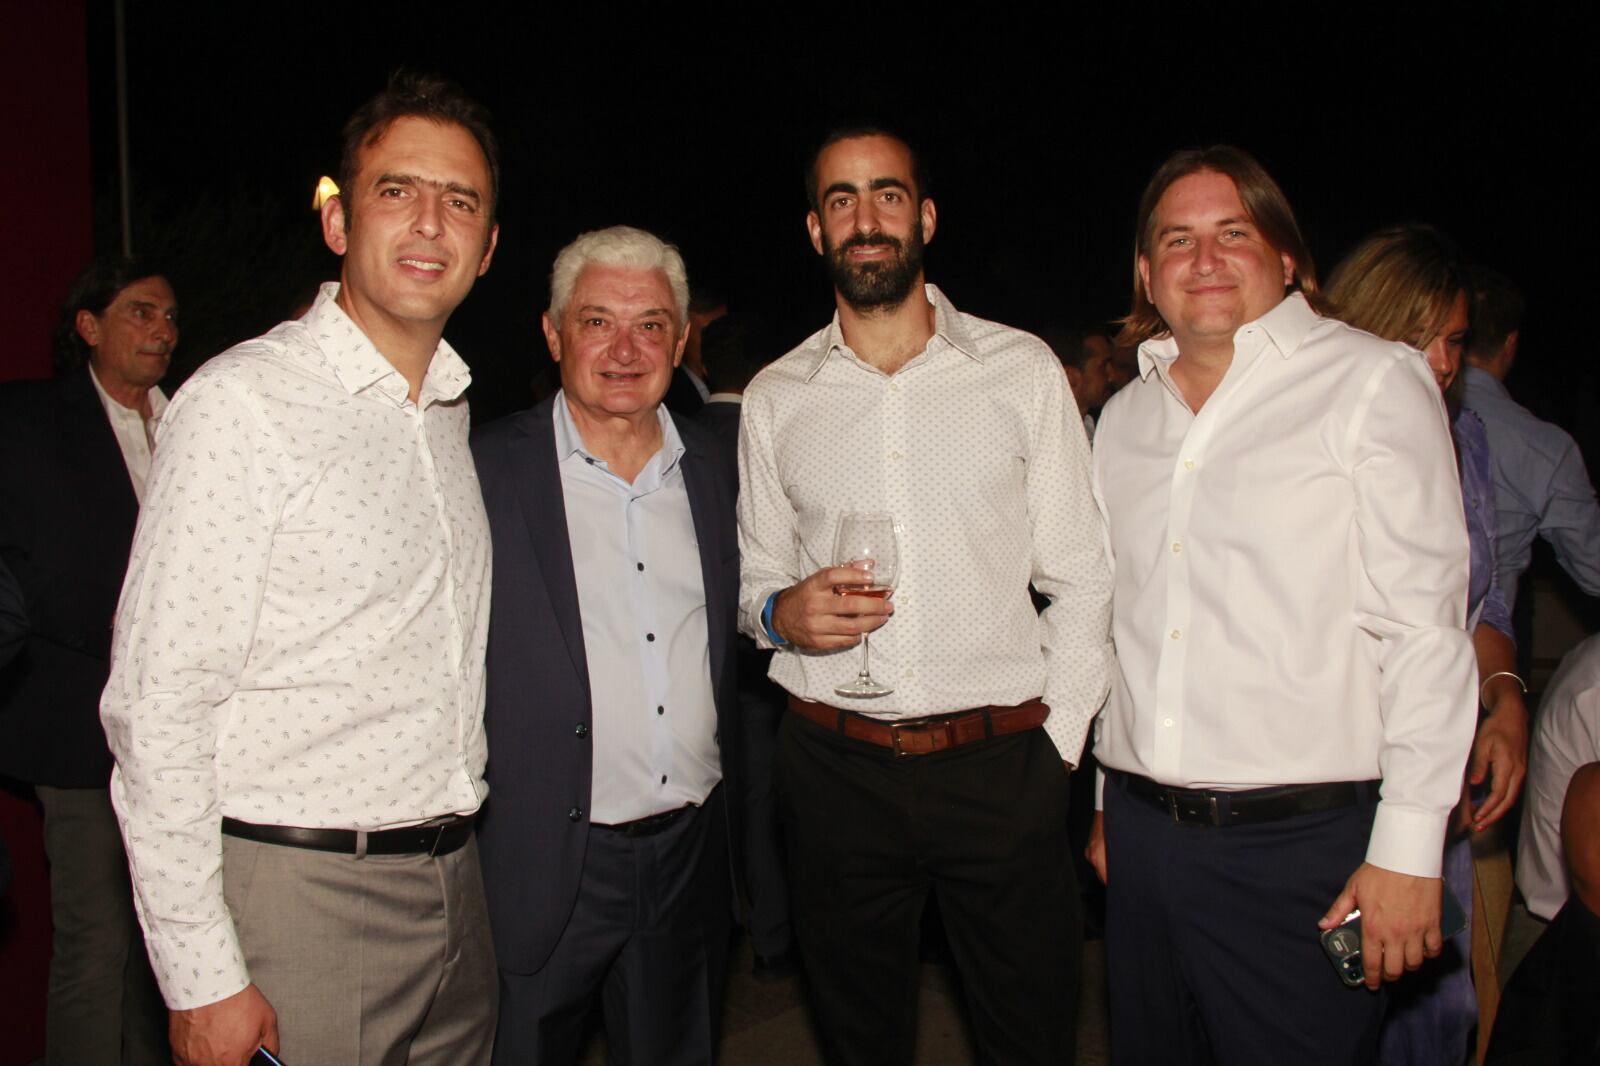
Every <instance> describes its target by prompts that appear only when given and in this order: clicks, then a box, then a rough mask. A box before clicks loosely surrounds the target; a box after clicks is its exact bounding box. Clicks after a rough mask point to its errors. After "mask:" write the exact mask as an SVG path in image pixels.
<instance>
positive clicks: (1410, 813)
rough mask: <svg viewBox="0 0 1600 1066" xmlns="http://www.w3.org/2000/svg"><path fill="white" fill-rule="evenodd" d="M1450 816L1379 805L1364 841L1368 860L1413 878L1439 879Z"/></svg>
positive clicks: (1446, 813) (1386, 804)
mask: <svg viewBox="0 0 1600 1066" xmlns="http://www.w3.org/2000/svg"><path fill="white" fill-rule="evenodd" d="M1449 823H1450V814H1449V812H1448V811H1447V812H1445V813H1444V814H1432V813H1429V812H1426V811H1417V810H1407V809H1405V808H1403V807H1393V806H1390V805H1389V804H1388V803H1385V802H1380V803H1379V804H1378V813H1377V815H1376V816H1375V817H1374V818H1373V820H1372V835H1371V836H1370V837H1369V838H1368V839H1367V861H1368V862H1369V863H1371V864H1372V865H1374V866H1381V867H1382V868H1383V869H1385V870H1393V871H1394V872H1395V873H1402V874H1410V875H1411V876H1413V877H1438V876H1440V873H1441V871H1442V869H1443V866H1444V837H1445V830H1446V829H1447V828H1448V827H1449Z"/></svg>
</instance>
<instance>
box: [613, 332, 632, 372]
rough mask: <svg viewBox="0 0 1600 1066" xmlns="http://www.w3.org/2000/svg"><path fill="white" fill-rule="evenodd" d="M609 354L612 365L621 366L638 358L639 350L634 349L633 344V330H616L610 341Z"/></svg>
mask: <svg viewBox="0 0 1600 1066" xmlns="http://www.w3.org/2000/svg"><path fill="white" fill-rule="evenodd" d="M609 354H610V356H611V361H612V362H613V363H620V364H622V365H623V366H626V365H628V364H629V363H632V362H633V361H634V360H635V359H637V358H639V349H638V348H636V347H634V343H633V330H631V329H619V330H617V332H616V336H615V337H613V338H612V339H611V350H610V352H609Z"/></svg>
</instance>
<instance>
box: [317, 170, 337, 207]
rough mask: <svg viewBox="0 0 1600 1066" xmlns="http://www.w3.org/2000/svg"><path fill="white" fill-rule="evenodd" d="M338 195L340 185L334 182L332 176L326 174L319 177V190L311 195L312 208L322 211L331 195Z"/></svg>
mask: <svg viewBox="0 0 1600 1066" xmlns="http://www.w3.org/2000/svg"><path fill="white" fill-rule="evenodd" d="M338 195H339V186H337V185H335V184H334V182H333V179H332V178H330V177H328V176H327V175H326V174H324V175H323V176H322V177H320V178H318V179H317V191H316V192H315V193H313V194H312V195H311V210H313V211H321V210H322V205H323V204H325V203H327V202H328V200H329V198H330V197H334V196H338Z"/></svg>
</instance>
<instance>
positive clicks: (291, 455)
mask: <svg viewBox="0 0 1600 1066" xmlns="http://www.w3.org/2000/svg"><path fill="white" fill-rule="evenodd" d="M486 118H487V116H486V114H485V113H484V111H483V109H482V108H481V107H479V106H478V105H477V104H476V103H474V102H473V101H471V100H470V99H468V98H467V97H466V96H465V95H464V94H463V93H462V92H461V90H460V89H459V88H457V87H455V86H453V85H451V84H450V83H448V82H444V81H442V80H439V79H436V78H429V77H420V76H417V75H411V74H407V73H404V72H402V73H401V74H397V75H396V76H395V77H394V78H393V79H391V82H390V84H389V87H388V89H387V90H386V91H385V92H383V93H380V94H379V95H378V96H376V97H374V98H373V99H372V100H371V101H369V102H368V103H367V104H366V105H365V106H364V107H363V108H361V109H360V110H358V111H357V112H356V114H355V115H354V116H353V117H352V118H351V120H350V122H349V123H348V124H347V125H346V127H345V148H344V158H343V160H342V162H341V168H340V175H339V185H340V189H341V193H340V195H339V196H338V197H337V198H335V199H332V200H330V201H328V203H327V204H326V205H325V206H324V208H323V212H322V224H323V235H324V238H325V240H326V241H327V244H328V246H329V247H330V248H331V249H332V250H333V251H334V252H335V253H337V254H339V255H341V256H343V260H344V261H343V267H342V270H341V276H340V282H339V283H338V284H337V285H333V284H330V285H326V286H324V287H323V290H322V293H321V295H320V296H319V297H318V299H317V301H316V303H315V305H314V306H313V307H312V308H311V310H310V311H309V312H308V313H307V314H306V315H305V317H304V318H303V319H301V320H299V321H294V322H286V323H284V324H283V325H281V326H279V327H278V328H277V329H275V330H273V331H272V332H270V333H268V334H266V335H265V336H263V337H260V338H258V339H256V340H254V341H249V342H247V343H245V344H242V345H240V346H239V347H237V348H235V349H233V350H232V351H231V352H226V353H224V354H223V355H221V356H218V357H217V358H216V359H214V360H212V361H211V362H210V363H209V364H207V365H206V366H205V367H203V368H202V369H201V370H200V371H199V372H198V373H197V374H196V375H195V376H194V377H193V378H192V379H191V380H190V381H189V382H188V384H187V385H185V386H184V388H183V389H182V390H181V391H180V392H179V394H178V395H177V397H175V398H174V400H173V401H172V404H171V406H170V407H169V409H168V412H167V416H166V418H165V420H164V422H163V426H162V432H161V436H160V446H159V448H158V449H157V451H156V461H155V467H154V470H153V472H152V475H151V484H150V488H149V492H148V494H147V497H146V500H145V508H144V510H143V512H142V515H141V520H140V524H139V529H138V533H137V534H136V537H135V540H134V547H133V557H132V561H131V563H130V566H129V570H128V578H127V583H126V585H125V586H124V590H123V596H122V602H121V604H120V606H119V608H118V614H117V624H116V632H115V636H114V641H113V649H112V673H111V681H110V684H109V685H108V686H107V687H106V692H105V696H104V699H103V701H102V715H103V719H104V722H105V725H106V731H107V736H108V739H109V741H110V743H111V748H112V751H113V754H114V755H115V756H116V759H117V767H116V770H115V772H114V774H113V777H112V800H113V802H114V804H115V806H116V809H117V813H118V816H119V818H120V820H121V822H122V829H123V836H124V838H125V840H126V842H127V847H128V853H129V856H130V862H131V867H132V871H133V880H134V886H135V891H136V895H137V901H138V906H139V912H140V918H141V920H142V922H143V924H144V927H145V934H146V939H147V942H148V944H149V948H150V955H151V960H152V963H153V965H154V967H155V970H156V974H157V978H158V980H159V981H160V983H161V987H162V991H163V993H164V995H165V997H166V1000H167V1005H168V1007H169V1008H170V1009H171V1012H172V1022H171V1036H172V1044H173V1050H174V1053H175V1055H176V1058H177V1060H178V1061H179V1062H180V1063H184V1064H194V1066H202V1064H204V1066H209V1064H213V1063H216V1064H229V1066H232V1064H240V1063H244V1062H245V1061H246V1060H247V1059H249V1057H250V1056H251V1055H252V1054H253V1053H254V1051H255V1049H256V1048H257V1047H258V1046H263V1047H266V1048H267V1049H268V1050H271V1051H279V1050H281V1052H282V1054H283V1056H284V1058H285V1059H286V1060H287V1061H289V1062H291V1063H294V1064H295V1066H305V1064H307V1063H328V1064H339V1066H345V1064H348V1063H354V1062H378V1061H383V1062H402V1061H405V1062H411V1063H438V1064H440V1066H445V1064H450V1066H454V1064H458V1063H472V1062H487V1061H488V1056H489V1050H490V1045H491V1043H492V1040H493V1034H494V1023H495V970H494V959H493V952H492V948H491V947H490V942H489V935H488V928H487V920H486V916H485V910H484V901H483V887H482V881H481V878H480V875H479V872H478V862H477V856H476V850H475V847H474V845H473V841H472V818H473V815H474V814H475V812H476V811H477V809H478V807H479V805H480V803H481V802H482V800H483V797H484V792H485V788H484V784H483V773H484V762H485V744H484V733H483V695H484V688H483V685H484V679H483V658H484V647H485V641H486V628H487V623H488V610H487V607H488V605H487V596H488V580H489V542H488V530H487V527H486V523H485V519H484V514H483V506H482V501H481V499H480V496H479V492H478V483H477V479H476V477H475V475H474V473H473V466H472V458H471V455H470V453H469V452H468V450H467V423H468V419H467V405H466V401H465V399H464V398H463V392H464V390H465V389H466V386H467V383H468V380H469V375H468V371H467V368H466V365H465V364H464V363H462V361H461V360H460V358H459V357H458V356H457V355H456V354H455V352H454V351H452V350H451V348H450V346H449V345H448V344H445V343H444V341H443V340H442V339H441V337H442V333H443V330H444V326H445V322H446V320H447V319H448V318H449V316H450V313H451V312H452V311H453V310H454V309H455V307H456V306H457V305H458V304H459V303H460V302H461V300H462V299H463V298H464V297H465V296H466V294H467V292H468V291H469V290H470V289H471V287H472V284H473V281H474V280H475V279H476V278H477V277H478V276H479V275H481V274H482V273H483V272H484V271H485V270H487V269H488V267H489V260H490V256H491V255H492V253H493V251H494V245H495V239H496V236H497V228H496V226H495V225H494V212H495V208H496V207H497V206H498V191H499V190H498V186H499V180H498V167H497V162H496V149H495V143H494V138H493V135H492V134H491V133H490V131H489V128H488V125H487V122H486ZM280 1036H281V1039H280Z"/></svg>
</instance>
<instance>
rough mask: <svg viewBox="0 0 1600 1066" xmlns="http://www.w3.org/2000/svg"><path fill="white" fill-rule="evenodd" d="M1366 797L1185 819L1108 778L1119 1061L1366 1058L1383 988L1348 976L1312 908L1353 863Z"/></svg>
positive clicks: (1364, 832)
mask: <svg viewBox="0 0 1600 1066" xmlns="http://www.w3.org/2000/svg"><path fill="white" fill-rule="evenodd" d="M1373 810H1374V805H1373V804H1362V805H1358V806H1354V807H1346V808H1343V809H1341V810H1335V811H1328V812H1324V813H1320V814H1308V815H1301V816H1300V817H1296V818H1287V819H1284V820H1283V821H1279V822H1269V823H1266V824H1263V825H1251V826H1233V827H1226V828H1216V827H1210V826H1194V825H1180V824H1178V823H1177V822H1174V821H1173V820H1172V818H1171V816H1170V815H1168V814H1167V813H1165V812H1163V811H1160V810H1157V809H1156V808H1155V807H1154V806H1152V805H1151V804H1149V803H1147V802H1146V801H1144V800H1141V799H1138V798H1136V797H1133V796H1130V795H1129V794H1128V793H1127V791H1126V790H1125V789H1124V788H1123V787H1122V785H1121V775H1119V774H1117V773H1115V772H1111V773H1110V774H1109V775H1108V777H1107V780H1106V787H1105V827H1106V877H1107V885H1106V960H1107V971H1108V977H1109V982H1110V995H1111V1058H1112V1061H1113V1062H1114V1063H1118V1064H1127V1066H1133V1064H1144V1063H1170V1064H1172V1066H1210V1064H1212V1063H1225V1064H1234V1063H1238V1064H1242V1066H1243V1064H1254V1063H1279V1062H1281V1063H1291V1062H1292V1063H1296V1064H1297V1066H1310V1064H1316V1063H1327V1064H1329V1066H1334V1064H1340V1066H1348V1064H1354V1063H1370V1062H1372V1061H1373V1060H1374V1058H1375V1057H1376V1055H1377V1051H1378V1024H1379V1021H1380V1018H1381V1013H1382V1002H1383V1001H1382V997H1381V995H1380V994H1375V993H1372V992H1369V991H1367V990H1366V989H1365V988H1348V987H1346V986H1345V985H1344V984H1343V982H1341V981H1340V980H1339V977H1338V975H1337V974H1336V973H1335V972H1334V968H1333V964H1332V963H1331V962H1329V961H1328V958H1327V956H1326V955H1325V954H1324V953H1323V950H1322V945H1321V940H1320V930H1319V929H1318V928H1317V920H1318V919H1319V918H1321V917H1322V915H1323V913H1324V912H1325V911H1326V910H1327V909H1328V905H1329V904H1330V903H1332V902H1333V901H1334V899H1335V897H1337V896H1338V894H1339V892H1340V891H1341V890H1342V889H1343V888H1344V884H1345V881H1346V880H1348V879H1349V877H1350V875H1351V874H1352V873H1354V872H1355V869H1356V867H1358V866H1359V865H1361V862H1362V859H1363V857H1364V856H1365V854H1366V849H1367V838H1368V836H1369V835H1370V834H1371V831H1372V817H1373Z"/></svg>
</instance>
